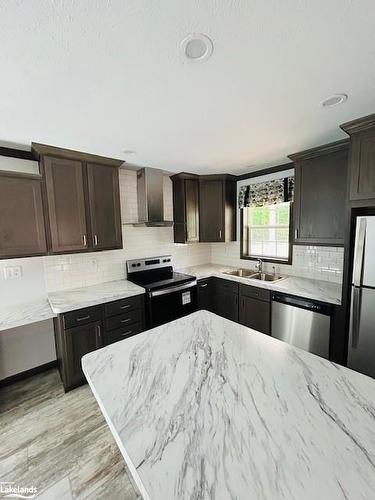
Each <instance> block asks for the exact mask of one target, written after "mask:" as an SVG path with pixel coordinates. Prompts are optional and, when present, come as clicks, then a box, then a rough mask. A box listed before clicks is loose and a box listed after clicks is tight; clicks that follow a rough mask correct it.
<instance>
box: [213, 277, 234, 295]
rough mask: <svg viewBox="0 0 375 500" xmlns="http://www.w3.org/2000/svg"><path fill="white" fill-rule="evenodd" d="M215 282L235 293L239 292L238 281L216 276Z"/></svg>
mask: <svg viewBox="0 0 375 500" xmlns="http://www.w3.org/2000/svg"><path fill="white" fill-rule="evenodd" d="M215 284H216V286H217V287H219V288H224V289H225V290H229V291H230V292H233V293H238V283H236V282H235V281H230V280H226V279H222V278H216V281H215Z"/></svg>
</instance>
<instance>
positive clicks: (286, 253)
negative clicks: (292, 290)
mask: <svg viewBox="0 0 375 500" xmlns="http://www.w3.org/2000/svg"><path fill="white" fill-rule="evenodd" d="M241 212H242V216H241V220H242V238H241V240H242V241H241V246H242V252H241V257H242V258H245V259H246V258H248V259H252V258H254V259H257V258H261V259H265V260H271V261H277V262H280V261H284V262H289V261H290V247H291V245H290V212H291V203H290V202H284V203H277V204H275V205H266V206H263V207H244V208H242V209H241Z"/></svg>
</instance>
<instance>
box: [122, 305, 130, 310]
mask: <svg viewBox="0 0 375 500" xmlns="http://www.w3.org/2000/svg"><path fill="white" fill-rule="evenodd" d="M128 307H130V304H126V306H120V309H127V308H128Z"/></svg>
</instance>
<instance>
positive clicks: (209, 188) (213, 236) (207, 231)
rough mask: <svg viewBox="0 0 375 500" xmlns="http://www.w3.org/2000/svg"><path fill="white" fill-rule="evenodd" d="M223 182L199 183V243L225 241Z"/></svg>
mask: <svg viewBox="0 0 375 500" xmlns="http://www.w3.org/2000/svg"><path fill="white" fill-rule="evenodd" d="M223 196H224V192H223V181H221V180H212V181H211V180H210V181H206V180H204V181H201V183H200V194H199V214H200V241H207V242H209V241H225V234H224V199H223Z"/></svg>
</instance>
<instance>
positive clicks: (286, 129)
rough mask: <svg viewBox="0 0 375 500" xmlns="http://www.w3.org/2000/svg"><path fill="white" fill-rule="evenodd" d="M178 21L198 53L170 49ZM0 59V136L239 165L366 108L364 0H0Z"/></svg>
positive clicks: (327, 136) (370, 84) (369, 11)
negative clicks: (330, 100)
mask: <svg viewBox="0 0 375 500" xmlns="http://www.w3.org/2000/svg"><path fill="white" fill-rule="evenodd" d="M190 32H201V33H206V34H208V35H209V36H210V37H211V39H212V40H213V43H214V52H213V55H212V57H211V59H210V60H209V61H207V62H205V63H195V64H192V63H190V62H188V61H186V60H184V59H183V58H182V56H181V54H180V52H179V44H180V41H181V40H182V39H183V38H184V37H185V36H186V35H187V34H188V33H190ZM0 68H1V70H0V71H1V72H0V75H1V76H0V96H1V99H0V140H3V141H8V142H12V143H21V144H30V142H31V141H36V142H44V143H48V144H53V145H56V146H62V147H67V148H72V149H78V150H82V151H88V152H92V153H96V154H102V155H106V156H113V157H116V158H123V159H124V160H129V161H130V162H132V163H136V164H139V165H149V166H152V167H156V168H162V169H165V170H171V171H180V170H185V171H192V172H207V173H210V172H231V173H242V172H246V171H250V170H254V169H255V168H259V167H265V166H270V165H273V164H277V163H282V162H285V161H287V158H286V155H287V154H288V153H293V152H296V151H299V150H302V149H305V148H309V147H313V146H316V145H319V144H322V143H325V142H328V141H332V140H336V139H340V138H342V137H345V134H344V133H343V132H341V131H340V130H339V128H338V125H339V124H340V123H342V122H344V121H347V120H350V119H353V118H357V117H359V116H362V115H366V114H370V113H373V112H375V3H374V0H267V1H265V0H184V1H182V0H96V1H94V0H70V1H69V0H54V1H52V0H44V1H42V0H24V1H21V0H0ZM340 92H345V93H347V94H348V95H349V100H348V101H347V102H346V103H345V104H343V105H341V106H337V107H333V108H330V109H322V108H320V107H319V105H318V104H319V102H320V101H321V100H323V99H324V98H326V97H328V96H329V95H331V94H333V93H340ZM129 149H130V150H135V151H136V152H137V153H136V154H133V155H127V154H124V153H123V151H124V150H129Z"/></svg>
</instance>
